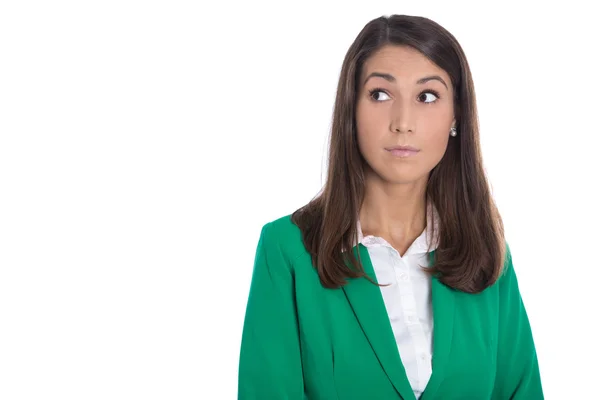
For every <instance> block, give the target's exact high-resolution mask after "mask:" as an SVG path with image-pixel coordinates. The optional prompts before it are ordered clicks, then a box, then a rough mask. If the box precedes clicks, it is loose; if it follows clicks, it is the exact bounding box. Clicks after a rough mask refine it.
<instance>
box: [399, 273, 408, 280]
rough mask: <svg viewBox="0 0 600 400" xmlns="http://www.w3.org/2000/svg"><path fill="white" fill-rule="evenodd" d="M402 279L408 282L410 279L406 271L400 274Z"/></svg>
mask: <svg viewBox="0 0 600 400" xmlns="http://www.w3.org/2000/svg"><path fill="white" fill-rule="evenodd" d="M400 280H401V281H403V282H406V281H407V280H408V275H407V274H405V273H401V274H400Z"/></svg>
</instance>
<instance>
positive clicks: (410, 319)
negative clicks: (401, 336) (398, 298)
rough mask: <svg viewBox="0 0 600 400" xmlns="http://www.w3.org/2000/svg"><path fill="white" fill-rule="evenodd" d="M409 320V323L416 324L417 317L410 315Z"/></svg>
mask: <svg viewBox="0 0 600 400" xmlns="http://www.w3.org/2000/svg"><path fill="white" fill-rule="evenodd" d="M407 320H408V322H410V323H413V322H415V317H414V316H412V315H409V316H408V318H407Z"/></svg>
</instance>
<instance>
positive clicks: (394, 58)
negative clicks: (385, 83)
mask: <svg viewBox="0 0 600 400" xmlns="http://www.w3.org/2000/svg"><path fill="white" fill-rule="evenodd" d="M371 72H385V73H389V74H392V75H394V77H396V79H397V80H399V81H402V80H408V81H409V82H410V83H414V82H416V80H417V79H419V78H420V77H422V76H425V75H429V74H436V75H440V76H441V77H442V78H444V80H445V81H446V82H450V77H449V76H448V74H447V73H446V71H444V70H443V69H442V68H440V67H438V66H437V65H436V64H435V63H434V62H433V61H431V60H430V59H429V58H427V57H425V56H424V55H423V54H422V53H421V52H419V51H418V50H416V49H414V48H412V47H410V46H398V45H386V46H383V47H382V48H381V49H379V50H377V51H376V52H374V53H373V54H372V55H371V56H370V57H369V58H368V59H367V60H366V61H365V64H364V66H363V69H362V74H361V75H362V78H363V79H364V78H365V77H366V76H367V75H368V74H370V73H371Z"/></svg>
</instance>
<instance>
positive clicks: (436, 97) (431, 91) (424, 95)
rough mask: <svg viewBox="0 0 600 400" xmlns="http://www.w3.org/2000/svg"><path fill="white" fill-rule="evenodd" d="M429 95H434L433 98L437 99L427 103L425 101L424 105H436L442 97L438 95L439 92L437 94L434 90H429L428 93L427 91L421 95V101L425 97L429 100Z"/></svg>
mask: <svg viewBox="0 0 600 400" xmlns="http://www.w3.org/2000/svg"><path fill="white" fill-rule="evenodd" d="M428 94H429V95H432V96H434V97H435V98H434V99H432V100H431V101H426V100H425V101H423V103H425V104H431V103H435V102H436V101H437V99H439V97H440V96H439V95H438V93H437V92H435V91H433V90H428V91H426V92H422V93H421V94H420V95H419V99H422V98H423V97H425V99H427V96H426V95H428Z"/></svg>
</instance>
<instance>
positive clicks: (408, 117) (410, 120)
mask: <svg viewBox="0 0 600 400" xmlns="http://www.w3.org/2000/svg"><path fill="white" fill-rule="evenodd" d="M391 113H392V115H391V119H390V130H391V131H392V132H393V133H401V132H414V112H413V110H412V106H411V104H410V102H408V101H405V102H402V101H401V102H399V103H398V104H395V105H394V107H392V111H391Z"/></svg>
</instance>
